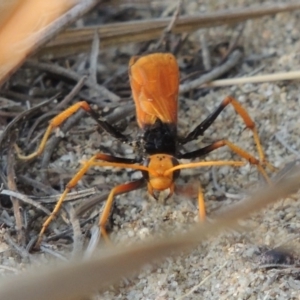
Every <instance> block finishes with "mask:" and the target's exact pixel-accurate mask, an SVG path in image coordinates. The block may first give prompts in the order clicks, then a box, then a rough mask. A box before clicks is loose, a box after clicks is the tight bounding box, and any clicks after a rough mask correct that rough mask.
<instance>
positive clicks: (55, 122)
mask: <svg viewBox="0 0 300 300" xmlns="http://www.w3.org/2000/svg"><path fill="white" fill-rule="evenodd" d="M79 109H83V110H85V111H86V112H87V113H88V114H89V115H90V116H91V117H92V118H93V119H94V120H95V121H96V122H97V123H98V124H99V125H100V126H101V128H102V129H103V130H105V131H106V132H107V133H109V134H110V135H112V136H113V137H115V138H117V139H119V140H121V141H123V142H126V141H128V138H127V137H126V136H125V135H123V134H122V133H120V132H119V131H117V130H116V129H115V128H114V127H113V126H112V125H110V124H109V123H108V122H106V121H105V120H102V119H101V118H99V116H98V114H97V113H96V112H95V111H94V110H93V109H92V108H91V106H90V105H89V104H88V103H87V102H86V101H80V102H77V103H75V104H73V105H72V106H70V107H69V108H67V109H66V110H64V111H63V112H61V113H60V114H58V115H57V116H56V117H54V118H53V119H52V120H51V121H50V122H49V126H48V128H47V130H46V132H45V134H44V136H43V138H42V140H41V142H40V145H39V146H38V148H37V150H36V151H34V152H33V153H31V154H29V155H23V154H21V150H20V148H19V147H18V146H17V145H16V144H15V149H16V151H17V154H18V157H19V159H22V160H30V159H32V158H35V157H37V156H39V155H40V154H41V153H42V152H43V150H44V148H45V146H46V142H47V140H48V138H49V136H50V134H51V132H52V130H53V129H55V128H57V127H58V126H60V125H61V124H62V123H63V122H64V121H65V120H66V119H68V118H69V117H70V116H71V115H73V114H74V113H76V112H77V111H78V110H79Z"/></svg>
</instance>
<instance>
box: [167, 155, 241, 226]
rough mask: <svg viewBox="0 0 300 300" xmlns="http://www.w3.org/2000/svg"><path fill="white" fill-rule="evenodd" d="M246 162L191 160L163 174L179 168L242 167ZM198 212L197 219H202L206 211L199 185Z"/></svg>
mask: <svg viewBox="0 0 300 300" xmlns="http://www.w3.org/2000/svg"><path fill="white" fill-rule="evenodd" d="M245 164H246V163H245V162H243V161H221V160H220V161H200V162H192V163H186V164H180V165H177V166H175V167H172V168H170V169H168V170H167V171H165V173H164V176H167V175H168V174H170V173H173V172H174V171H176V170H181V169H190V168H200V167H211V166H234V167H242V166H244V165H245ZM198 208H199V210H198V213H199V220H200V221H204V220H205V216H206V212H205V202H204V196H203V191H202V188H201V186H199V191H198Z"/></svg>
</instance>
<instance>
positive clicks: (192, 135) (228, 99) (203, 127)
mask: <svg viewBox="0 0 300 300" xmlns="http://www.w3.org/2000/svg"><path fill="white" fill-rule="evenodd" d="M229 104H231V105H232V106H233V107H234V109H235V111H236V113H237V114H239V115H240V116H241V118H242V119H243V122H244V123H245V125H246V127H247V128H248V129H250V130H251V131H252V133H253V138H254V141H255V144H256V148H257V152H258V155H259V161H260V166H263V165H266V166H267V167H268V168H269V169H270V170H272V171H274V169H275V168H274V167H273V166H272V165H271V164H269V163H268V162H267V161H266V158H265V154H264V151H263V148H262V145H261V143H260V139H259V135H258V132H257V129H256V127H255V123H254V121H253V120H252V118H251V117H250V115H249V114H248V112H247V111H246V109H245V108H244V107H243V106H242V105H241V104H240V103H239V102H238V101H237V100H236V99H234V98H233V97H231V96H228V97H226V98H225V99H224V100H223V101H222V103H221V104H220V106H219V107H218V108H217V109H216V110H215V111H214V112H213V113H212V114H211V115H209V116H208V117H207V118H206V119H205V120H204V121H203V122H202V123H201V124H199V125H198V126H197V127H196V128H195V129H194V130H193V131H192V132H191V133H190V134H189V135H188V136H187V137H186V138H184V139H183V140H182V142H181V143H182V144H185V143H187V142H189V141H191V140H193V139H195V138H197V137H198V136H200V135H203V133H204V132H205V130H206V129H207V128H209V127H210V126H211V124H212V123H213V122H214V121H215V119H216V118H217V117H218V115H219V114H220V113H221V112H222V111H223V110H224V108H225V107H227V105H229ZM228 143H230V142H228ZM230 144H231V143H230ZM231 145H233V144H231ZM228 146H229V145H228ZM229 147H230V146H229ZM230 148H231V147H230ZM234 148H239V147H237V146H234V147H233V148H231V149H232V150H233V151H234ZM239 149H240V148H239ZM242 151H243V152H244V153H245V151H244V150H242ZM195 152H196V151H194V152H192V153H195ZM234 152H236V151H234ZM236 153H237V152H236ZM189 154H190V153H186V154H183V155H182V158H192V156H191V155H189ZM201 154H202V152H200V151H199V154H198V155H201ZM193 157H194V158H195V157H196V156H195V155H194V156H193ZM252 157H253V156H252ZM261 168H262V167H261ZM264 177H265V176H264Z"/></svg>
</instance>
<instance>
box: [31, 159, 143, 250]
mask: <svg viewBox="0 0 300 300" xmlns="http://www.w3.org/2000/svg"><path fill="white" fill-rule="evenodd" d="M98 160H104V161H102V162H101V161H100V162H99V161H98ZM134 162H135V160H134V159H127V158H122V157H114V156H111V155H107V154H103V153H97V154H95V155H94V156H93V157H91V158H90V159H89V160H88V161H86V162H84V164H83V166H82V167H81V169H80V170H79V171H78V172H77V173H76V174H75V175H74V177H73V178H72V179H71V180H70V181H69V182H68V184H67V185H66V188H65V190H64V192H63V193H62V195H61V196H60V198H59V199H58V201H57V203H56V205H55V207H54V209H53V211H52V213H51V215H50V216H48V218H47V219H46V221H45V222H44V223H43V225H42V229H41V231H40V233H39V236H38V240H37V242H36V244H35V248H39V245H40V243H41V241H42V238H43V235H44V233H45V231H46V229H47V228H48V226H49V224H50V223H51V222H52V220H53V219H54V218H55V216H56V215H57V213H58V212H59V210H60V208H61V206H62V204H63V202H64V200H65V198H66V195H67V194H68V193H69V192H70V190H71V189H73V188H74V187H75V186H76V185H77V183H78V181H79V180H80V179H81V178H82V177H83V176H84V175H85V173H86V172H87V171H88V170H89V169H90V168H91V167H93V166H102V167H105V166H112V167H119V168H129V169H136V170H143V171H148V168H147V167H145V166H140V165H135V164H133V163H134ZM120 193H121V192H119V194H120Z"/></svg>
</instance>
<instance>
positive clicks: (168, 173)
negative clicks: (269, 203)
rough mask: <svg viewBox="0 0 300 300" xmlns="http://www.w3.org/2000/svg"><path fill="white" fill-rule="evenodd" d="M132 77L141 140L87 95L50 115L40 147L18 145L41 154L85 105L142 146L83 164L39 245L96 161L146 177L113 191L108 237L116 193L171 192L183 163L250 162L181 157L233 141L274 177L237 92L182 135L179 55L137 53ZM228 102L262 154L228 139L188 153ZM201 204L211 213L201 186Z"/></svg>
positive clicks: (102, 223) (102, 124)
mask: <svg viewBox="0 0 300 300" xmlns="http://www.w3.org/2000/svg"><path fill="white" fill-rule="evenodd" d="M129 78H130V85H131V89H132V94H133V99H134V102H135V106H136V117H137V123H138V125H139V127H140V129H141V134H140V136H139V137H138V139H137V140H136V141H133V140H132V139H131V138H130V137H129V136H126V135H124V134H122V133H121V132H119V131H118V130H116V129H115V128H114V127H113V126H112V125H110V124H109V123H107V122H106V121H105V120H104V119H102V118H101V117H100V116H99V115H98V113H97V112H96V111H94V110H93V109H92V108H91V107H90V105H89V104H88V103H87V102H86V101H81V102H78V103H76V104H74V105H72V106H71V107H69V108H68V109H66V110H65V111H63V112H62V113H60V114H59V115H57V116H56V117H55V118H53V119H52V120H51V121H50V124H49V126H48V128H47V130H46V132H45V134H44V137H43V139H42V141H41V143H40V145H39V147H38V149H37V150H36V151H35V152H34V153H32V154H30V155H28V156H23V155H22V154H21V153H20V150H19V148H18V147H17V146H16V149H17V151H18V155H19V158H20V159H24V160H28V159H31V158H33V157H35V156H38V155H39V154H40V153H41V152H42V151H43V149H44V147H45V144H46V142H47V139H48V137H49V135H50V133H51V131H52V130H53V128H55V127H57V126H60V125H61V123H62V122H64V121H65V120H66V119H67V118H68V117H69V116H71V115H72V114H74V113H75V112H77V111H78V110H79V109H83V110H85V111H86V112H87V113H88V114H89V115H90V116H91V117H92V118H93V119H94V120H95V121H96V122H97V123H98V124H99V125H100V127H101V128H102V129H104V130H105V131H106V132H107V133H109V134H110V135H112V136H113V137H115V138H117V139H118V140H120V141H122V142H125V143H129V144H131V145H134V147H135V148H136V150H137V158H123V157H116V156H111V155H107V154H103V153H97V154H95V155H94V156H92V157H91V158H90V159H89V160H88V161H86V162H84V163H83V166H82V167H81V169H80V170H79V171H78V172H77V173H76V174H75V176H74V177H73V178H72V179H71V180H70V181H69V182H68V184H67V185H66V188H65V190H64V192H63V194H62V195H61V197H60V198H59V200H58V202H57V204H56V206H55V208H54V209H53V211H52V213H51V215H50V216H49V217H48V218H47V219H46V221H45V222H44V224H43V226H42V229H41V231H40V234H39V237H38V241H37V246H38V245H39V244H40V242H41V240H42V237H43V234H44V232H45V230H46V229H47V227H48V225H49V223H50V222H51V221H52V220H53V218H54V217H55V215H56V214H57V213H58V212H59V210H60V207H61V205H62V203H63V201H64V199H65V197H66V195H67V194H68V193H69V192H70V190H71V189H73V188H74V187H75V186H76V185H77V183H78V181H79V180H80V179H81V178H82V177H83V176H84V174H85V173H86V172H87V171H88V169H89V168H91V167H93V166H101V167H105V166H112V167H118V168H126V169H134V170H140V171H141V173H142V178H140V179H138V180H135V181H132V182H129V183H124V184H121V185H118V186H116V187H114V188H113V189H112V190H111V191H110V194H109V196H108V198H107V201H106V204H105V207H104V210H103V212H102V214H101V216H100V219H99V226H100V230H101V233H102V235H103V237H104V238H108V236H107V233H106V229H105V226H106V222H107V219H108V217H109V214H110V210H111V207H112V204H113V200H114V197H115V196H116V195H119V194H122V193H126V192H130V191H133V190H135V189H138V188H140V187H142V186H143V185H144V184H145V183H146V184H147V188H148V192H149V194H150V195H152V196H153V197H154V198H156V192H161V191H164V190H167V189H169V195H168V196H167V198H168V197H170V196H171V195H172V194H173V192H174V182H175V180H176V178H177V177H178V176H179V173H180V170H182V169H186V168H198V167H207V166H224V165H232V166H243V165H245V164H246V162H245V161H200V162H191V163H180V162H179V159H194V158H198V157H201V156H204V155H206V154H207V153H209V152H211V151H213V150H215V149H218V148H220V147H223V146H228V147H229V148H230V149H231V150H232V151H233V152H235V153H236V154H238V155H239V156H241V157H242V158H244V159H246V160H247V161H248V162H249V163H251V164H254V165H256V166H257V168H258V170H259V171H260V172H261V174H262V175H263V176H264V177H265V179H266V180H267V181H268V182H269V177H268V175H267V174H266V172H265V170H264V168H263V163H264V162H265V156H264V152H263V150H262V146H261V144H260V141H259V137H258V133H257V131H256V128H255V124H254V122H253V121H252V119H251V118H250V116H249V114H248V113H247V112H246V110H245V109H244V108H243V107H242V106H241V105H240V104H239V103H238V102H237V101H236V100H235V99H234V98H232V97H226V98H225V99H224V100H223V101H222V103H221V104H220V105H219V106H218V107H217V108H216V109H215V110H214V111H213V112H212V113H211V114H210V115H209V116H208V117H207V118H206V119H205V120H204V121H203V122H201V123H200V124H199V125H198V126H197V127H196V128H195V129H194V130H193V131H191V132H190V133H189V134H188V135H187V136H186V137H184V138H179V137H178V136H177V106H178V91H179V69H178V65H177V61H176V59H175V57H174V56H173V55H172V54H170V53H154V54H149V55H145V56H141V57H133V58H132V59H131V60H130V62H129ZM228 104H231V105H232V106H233V107H234V109H235V111H236V112H237V113H238V114H239V115H240V116H241V118H242V119H243V121H244V123H245V125H246V127H247V128H249V129H250V130H252V132H253V136H254V140H255V143H256V147H257V150H258V154H259V160H258V159H256V158H255V157H254V156H252V155H251V154H249V153H248V152H246V151H244V150H243V149H241V148H239V147H238V146H236V145H234V144H232V143H231V142H229V141H227V140H225V139H222V140H219V141H216V142H214V143H212V144H211V145H208V146H206V147H204V148H201V149H198V150H196V151H192V152H188V153H182V152H181V147H182V145H184V144H186V143H188V142H190V141H192V140H194V139H196V138H197V137H199V136H200V135H203V134H204V132H205V130H206V129H207V128H209V127H210V125H211V124H212V123H213V122H214V121H215V119H216V118H217V117H218V115H219V114H220V113H221V112H222V111H223V109H224V108H225V107H226V106H227V105H228ZM198 204H199V216H200V218H201V219H203V218H204V216H205V206H204V200H203V196H202V192H201V190H199V196H198Z"/></svg>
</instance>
